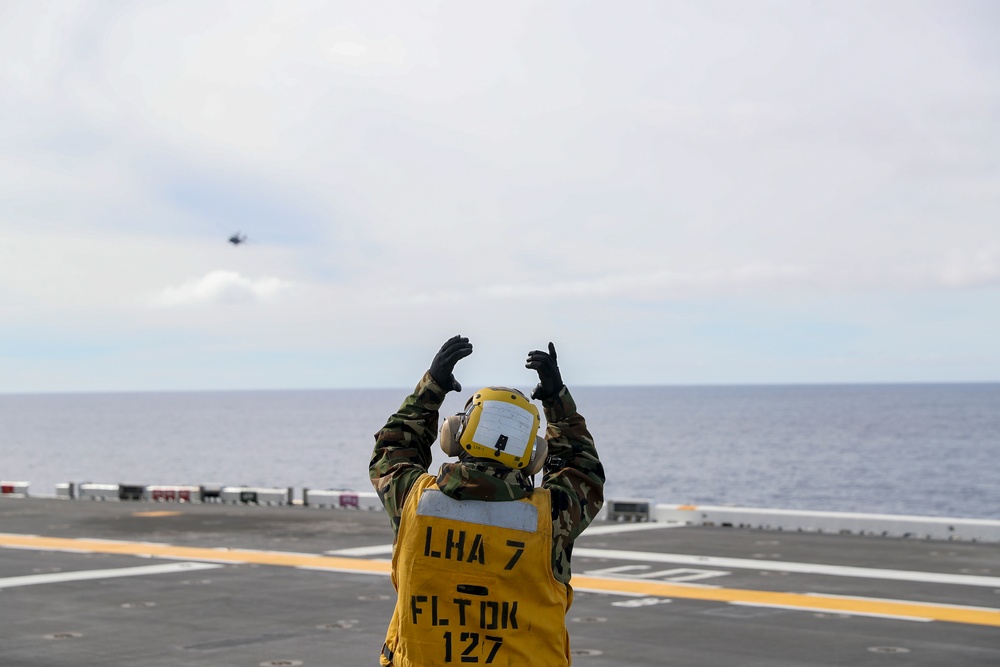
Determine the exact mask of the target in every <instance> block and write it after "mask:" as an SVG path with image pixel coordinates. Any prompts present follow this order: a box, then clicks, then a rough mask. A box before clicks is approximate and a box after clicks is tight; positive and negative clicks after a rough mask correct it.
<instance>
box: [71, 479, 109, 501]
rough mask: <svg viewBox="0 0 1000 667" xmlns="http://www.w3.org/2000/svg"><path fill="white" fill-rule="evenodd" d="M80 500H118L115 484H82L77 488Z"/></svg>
mask: <svg viewBox="0 0 1000 667" xmlns="http://www.w3.org/2000/svg"><path fill="white" fill-rule="evenodd" d="M77 490H78V494H77V495H78V497H79V498H80V500H116V501H117V500H118V485H117V484H91V483H90V482H83V483H82V484H80V485H79V486H78V487H77Z"/></svg>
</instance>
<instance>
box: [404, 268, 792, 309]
mask: <svg viewBox="0 0 1000 667" xmlns="http://www.w3.org/2000/svg"><path fill="white" fill-rule="evenodd" d="M810 280H811V278H810V275H809V274H808V273H807V272H806V271H805V270H804V269H802V268H800V267H797V266H778V265H771V264H766V263H763V262H757V263H749V264H745V265H741V266H732V267H726V268H713V269H705V270H698V271H653V272H649V273H623V274H618V275H604V276H598V277H594V278H586V279H579V280H559V281H554V282H550V283H548V284H544V285H538V284H533V283H531V284H529V283H490V284H485V285H479V286H477V287H475V288H473V289H469V290H445V291H439V292H421V293H417V294H410V295H407V296H405V297H402V298H399V299H391V301H393V302H399V303H409V304H433V303H453V304H454V303H467V302H472V301H479V300H484V299H485V300H500V301H503V300H514V301H516V300H519V299H523V298H524V297H525V295H531V298H532V300H534V301H539V300H548V301H561V300H565V299H574V298H582V299H586V298H610V299H635V300H659V299H669V298H687V297H691V296H696V295H705V294H712V295H716V294H731V293H742V292H746V291H748V290H750V291H752V290H756V289H761V288H769V287H778V286H794V285H797V284H802V283H804V282H809V281H810Z"/></svg>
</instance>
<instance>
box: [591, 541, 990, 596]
mask: <svg viewBox="0 0 1000 667" xmlns="http://www.w3.org/2000/svg"><path fill="white" fill-rule="evenodd" d="M573 555H574V556H582V557H584V558H610V559H614V560H627V561H637V562H643V563H672V564H675V565H697V566H701V567H719V568H726V569H745V570H767V571H771V572H796V573H799V574H821V575H827V576H832V577H856V578H861V579H889V580H894V581H916V582H922V583H932V584H957V585H959V586H984V587H986V588H1000V577H983V576H979V575H972V574H948V573H945V572H918V571H916V570H887V569H880V568H871V567H852V566H849V565H824V564H822V563H796V562H792V561H770V560H754V559H752V558H720V557H717V556H692V555H689V554H661V553H654V552H649V551H622V550H617V549H589V548H585V547H576V548H575V549H573Z"/></svg>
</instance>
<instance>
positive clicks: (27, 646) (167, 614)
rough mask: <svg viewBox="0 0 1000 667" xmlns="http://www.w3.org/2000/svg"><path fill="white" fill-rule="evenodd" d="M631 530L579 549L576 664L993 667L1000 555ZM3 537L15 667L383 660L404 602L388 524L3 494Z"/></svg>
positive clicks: (5, 618) (815, 538)
mask: <svg viewBox="0 0 1000 667" xmlns="http://www.w3.org/2000/svg"><path fill="white" fill-rule="evenodd" d="M620 528H629V529H630V530H625V531H622V532H619V531H618V529H620ZM635 528H636V526H635V525H634V524H627V525H624V526H623V525H620V524H619V525H616V524H604V525H595V526H594V527H593V529H592V530H591V531H590V532H589V533H585V534H584V535H583V537H581V538H580V540H579V541H578V542H577V553H576V555H575V556H574V561H573V567H574V573H575V576H574V581H573V584H574V587H575V589H576V591H577V594H576V599H575V601H574V605H573V607H572V609H571V610H570V613H569V615H568V624H569V628H570V633H571V638H572V647H573V651H574V661H575V664H577V665H584V666H587V665H594V666H597V665H663V664H674V665H728V664H732V665H758V664H759V665H786V664H787V665H793V664H794V665H803V664H810V665H869V664H871V665H884V664H887V662H886V661H887V660H896V661H897V662H899V661H901V662H900V664H907V665H941V664H955V665H980V664H981V665H997V664H1000V546H997V545H987V544H970V543H958V542H930V541H916V540H898V539H886V538H873V537H853V536H832V535H817V534H806V533H782V532H764V531H751V530H740V529H724V528H717V529H714V528H661V527H658V526H649V527H648V529H642V530H635ZM0 533H3V535H0V545H3V546H5V547H8V548H7V549H4V550H3V551H0V554H2V555H3V557H2V559H0V657H2V658H3V663H4V664H12V665H26V666H32V665H63V664H65V665H81V664H84V665H86V664H95V665H98V664H99V665H126V664H128V665H133V664H137V663H139V662H141V664H143V665H203V664H204V665H295V664H302V665H373V664H376V657H375V656H376V651H377V650H378V648H379V646H380V645H381V641H382V638H383V635H384V632H385V626H386V624H387V622H388V619H389V616H390V614H391V611H392V605H393V602H394V592H393V590H392V586H391V583H390V581H389V579H388V577H387V576H385V575H387V574H388V557H389V553H390V552H389V549H388V546H389V543H390V542H391V531H390V529H389V526H388V520H387V518H386V517H385V516H384V515H383V514H381V513H379V512H361V511H337V510H316V509H308V508H301V507H248V506H235V505H208V504H206V505H198V504H190V505H188V504H183V505H175V504H169V505H167V504H151V503H128V502H123V503H117V502H108V503H101V502H79V501H77V502H74V501H60V500H45V499H9V498H4V499H0ZM758 563H759V565H760V567H759V568H756V567H755V564H758ZM802 564H807V565H809V567H805V568H803V567H801V566H802Z"/></svg>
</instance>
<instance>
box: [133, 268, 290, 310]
mask: <svg viewBox="0 0 1000 667" xmlns="http://www.w3.org/2000/svg"><path fill="white" fill-rule="evenodd" d="M293 287H294V284H293V283H291V282H288V281H286V280H281V279H280V278H274V277H271V276H262V277H260V278H256V279H251V278H246V277H244V276H242V275H240V274H239V273H237V272H235V271H223V270H217V271H210V272H208V273H207V274H205V275H204V276H203V277H201V278H198V279H197V280H189V281H187V282H185V283H183V284H181V285H179V286H176V287H175V286H172V285H171V286H168V287H166V288H164V289H163V290H162V291H161V292H160V293H159V294H157V295H156V296H155V297H154V298H153V303H154V304H155V305H157V306H161V307H167V308H170V307H184V306H201V305H212V304H223V305H233V304H253V303H264V302H270V301H273V300H275V299H276V298H278V297H279V296H280V295H281V294H284V293H286V292H288V291H290V290H291V289H292V288H293Z"/></svg>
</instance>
